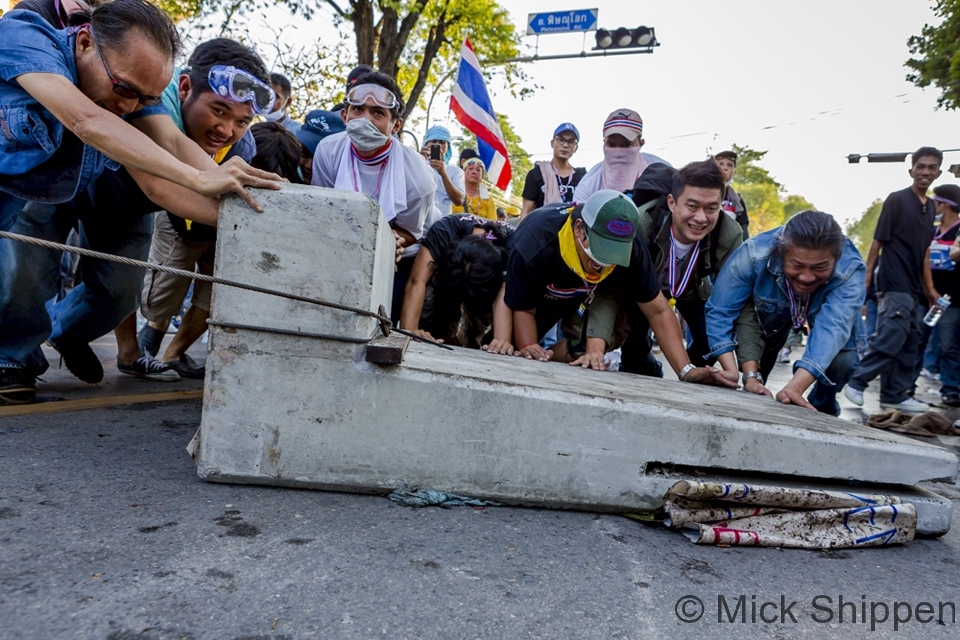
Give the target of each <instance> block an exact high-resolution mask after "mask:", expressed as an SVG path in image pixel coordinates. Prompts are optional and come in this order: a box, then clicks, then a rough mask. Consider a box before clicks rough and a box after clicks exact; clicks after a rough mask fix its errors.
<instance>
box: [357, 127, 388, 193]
mask: <svg viewBox="0 0 960 640" xmlns="http://www.w3.org/2000/svg"><path fill="white" fill-rule="evenodd" d="M392 147H393V140H392V139H391V140H390V141H389V142H388V143H387V146H386V148H385V149H384V150H383V151H381V152H380V153H378V154H377V155H375V156H373V157H372V158H361V157H360V154H358V153H357V148H356V147H354V146H353V143H352V142H351V143H350V160H351V161H352V165H353V166H352V167H351V168H352V169H353V190H354V191H356V192H357V193H363V191H362V190H361V189H360V180H359V175H360V167H359V165H358V163H359V164H363V165H366V166H368V167H373V166H376V165H378V164H379V165H380V172H379V173H377V186H376V187H375V188H374V190H373V193H372V194H370V195H371V196H373V197H374V198H376V197H377V196H378V195H379V194H380V180H381V179H383V170H384V169H386V167H387V160H389V158H388V156H389V155H390V149H391V148H392Z"/></svg>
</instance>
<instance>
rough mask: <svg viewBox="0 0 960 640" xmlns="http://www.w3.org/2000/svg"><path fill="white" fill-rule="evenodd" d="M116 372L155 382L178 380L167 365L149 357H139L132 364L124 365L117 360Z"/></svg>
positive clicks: (177, 375) (176, 374)
mask: <svg viewBox="0 0 960 640" xmlns="http://www.w3.org/2000/svg"><path fill="white" fill-rule="evenodd" d="M117 371H119V372H120V373H125V374H127V375H128V376H135V377H137V378H143V379H145V380H154V381H156V382H176V381H177V380H179V379H180V374H178V373H177V372H176V371H174V370H173V369H171V368H170V366H169V365H166V364H163V363H162V362H160V361H159V360H154V359H153V358H151V357H150V356H140V357H139V358H137V359H136V360H134V361H133V363H132V364H124V363H122V362H120V358H117Z"/></svg>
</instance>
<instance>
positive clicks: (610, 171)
mask: <svg viewBox="0 0 960 640" xmlns="http://www.w3.org/2000/svg"><path fill="white" fill-rule="evenodd" d="M645 142H646V141H645V140H644V139H643V119H642V118H641V117H640V114H639V113H637V112H636V111H634V110H632V109H617V110H616V111H614V112H613V113H611V114H610V115H609V116H607V121H606V122H604V123H603V162H601V163H599V164H596V165H594V166H593V168H591V169H590V171H588V172H587V175H585V176H583V179H582V180H580V184H578V185H577V190H576V191H575V192H574V194H573V200H574V202H586V201H587V198H589V197H590V196H591V195H593V194H594V193H596V192H597V191H600V190H601V189H612V190H613V191H620V192H623V191H629V190H630V189H633V185H634V183H635V182H636V181H637V178H639V177H640V174H641V173H643V170H644V169H646V168H647V167H648V166H650V165H651V164H656V163H657V162H662V163H664V164H666V165H669V164H670V163H669V162H667V161H666V160H664V159H663V158H660V157H658V156H655V155H653V154H652V153H643V152H642V151H640V149H641V148H642V147H643V145H644V144H645Z"/></svg>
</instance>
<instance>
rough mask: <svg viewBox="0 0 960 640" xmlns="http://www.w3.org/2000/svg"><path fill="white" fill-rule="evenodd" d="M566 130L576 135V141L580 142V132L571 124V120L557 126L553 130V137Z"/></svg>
mask: <svg viewBox="0 0 960 640" xmlns="http://www.w3.org/2000/svg"><path fill="white" fill-rule="evenodd" d="M568 131H569V132H570V133H572V134H573V135H575V136H576V137H577V142H580V132H579V131H577V128H576V127H575V126H573V123H572V122H564V123H563V124H561V125H560V126H559V127H557V129H556V131H554V132H553V137H554V138H556V137H557V136H558V135H560V134H561V133H567V132H568Z"/></svg>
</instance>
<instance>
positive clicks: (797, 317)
mask: <svg viewBox="0 0 960 640" xmlns="http://www.w3.org/2000/svg"><path fill="white" fill-rule="evenodd" d="M784 279H785V280H786V281H787V297H788V298H790V315H792V316H793V328H794V329H799V328H800V327H802V326H803V325H805V324H806V323H807V309H809V308H810V298H811V297H812V295H811V294H809V293H808V294H807V295H805V296H803V297H802V299H801V300H800V304H799V305H798V304H797V296H796V295H795V294H794V293H793V287H792V286H791V285H790V279H789V278H786V277H785V278H784Z"/></svg>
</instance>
